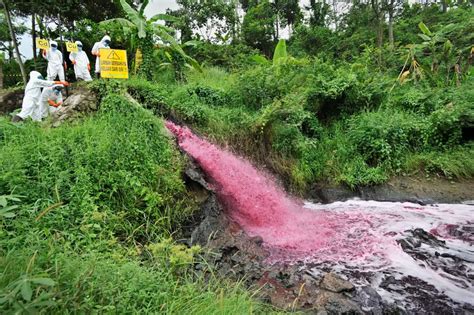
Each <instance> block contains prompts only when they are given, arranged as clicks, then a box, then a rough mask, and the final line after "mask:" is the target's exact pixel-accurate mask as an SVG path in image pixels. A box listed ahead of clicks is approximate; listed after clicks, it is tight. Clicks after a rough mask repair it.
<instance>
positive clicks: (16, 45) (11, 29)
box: [0, 0, 27, 85]
mask: <svg viewBox="0 0 474 315" xmlns="http://www.w3.org/2000/svg"><path fill="white" fill-rule="evenodd" d="M0 3H1V4H2V5H3V7H4V8H5V17H6V18H7V24H8V29H9V30H10V36H11V38H12V42H13V47H14V48H15V52H16V58H17V62H18V65H19V66H20V70H21V75H22V76H23V82H24V83H25V85H26V83H27V80H26V71H25V66H24V65H23V61H21V55H20V49H19V48H18V42H17V41H16V36H15V32H14V31H13V24H12V20H11V16H10V11H9V9H8V5H7V2H6V1H3V0H0Z"/></svg>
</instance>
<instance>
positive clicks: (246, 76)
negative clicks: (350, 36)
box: [127, 59, 474, 193]
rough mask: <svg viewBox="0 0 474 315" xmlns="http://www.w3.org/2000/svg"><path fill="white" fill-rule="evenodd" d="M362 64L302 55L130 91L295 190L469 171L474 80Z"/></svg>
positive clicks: (473, 171) (137, 85)
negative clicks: (445, 82) (447, 81)
mask: <svg viewBox="0 0 474 315" xmlns="http://www.w3.org/2000/svg"><path fill="white" fill-rule="evenodd" d="M394 82H396V78H393V77H390V76H388V75H384V74H381V73H378V72H373V71H371V70H369V69H368V67H367V66H365V65H364V63H362V62H361V63H354V64H347V63H342V64H340V65H338V66H336V65H334V64H329V63H326V62H323V61H320V60H318V59H315V60H308V59H300V60H294V59H290V61H289V62H288V63H286V64H284V65H280V66H270V65H256V66H254V67H251V68H250V69H243V70H239V71H236V72H233V73H228V72H226V71H224V70H221V69H219V68H206V69H204V73H203V74H201V73H197V72H191V73H189V74H188V80H187V82H185V83H175V82H174V80H173V79H167V76H162V77H161V78H159V80H158V82H156V83H149V82H145V81H141V80H132V81H129V82H128V83H127V86H128V91H129V92H130V93H131V94H132V95H133V96H134V97H135V98H137V99H138V100H139V101H140V102H142V103H143V104H145V105H146V106H147V107H148V108H151V109H154V110H155V111H157V112H159V113H161V114H163V115H171V116H173V117H175V118H177V119H179V120H181V121H182V122H184V123H186V124H189V125H191V126H192V127H193V128H194V129H195V130H196V131H198V132H200V133H202V134H204V135H206V136H208V137H209V138H210V139H212V140H214V141H215V142H217V143H220V144H223V145H230V147H232V148H233V149H235V150H237V151H238V152H240V153H242V154H244V155H246V156H249V157H250V158H252V159H253V160H254V161H256V162H257V163H262V164H265V165H267V166H269V167H270V168H271V169H272V171H274V172H275V173H276V174H278V175H279V176H280V178H282V179H283V180H284V181H285V183H286V185H287V187H288V188H290V189H291V190H292V191H293V192H296V193H304V192H305V191H307V189H309V188H311V186H312V185H313V184H314V183H316V182H319V183H342V184H346V185H348V186H350V187H356V186H358V185H371V184H379V183H383V182H385V181H387V180H388V179H389V178H390V177H392V176H428V177H429V176H437V177H444V178H447V179H450V180H455V179H456V178H472V177H473V175H474V160H473V159H472V156H473V154H474V147H473V145H472V141H471V140H470V139H469V138H468V135H467V130H468V128H469V127H470V126H471V124H472V122H473V121H474V109H473V102H472V100H473V99H474V92H473V91H474V79H473V78H472V77H467V78H466V80H465V81H464V82H463V84H462V85H461V86H460V87H456V86H449V87H433V86H431V85H430V84H427V83H426V82H419V83H415V84H414V83H413V82H409V83H406V84H403V85H400V84H399V83H396V84H395V86H394V88H393V90H392V89H391V88H392V86H393V85H394Z"/></svg>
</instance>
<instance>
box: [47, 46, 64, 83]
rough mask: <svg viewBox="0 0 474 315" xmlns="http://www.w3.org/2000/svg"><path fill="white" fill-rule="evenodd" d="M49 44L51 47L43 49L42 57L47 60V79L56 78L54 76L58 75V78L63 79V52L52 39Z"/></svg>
mask: <svg viewBox="0 0 474 315" xmlns="http://www.w3.org/2000/svg"><path fill="white" fill-rule="evenodd" d="M49 45H50V46H51V47H50V48H49V49H48V50H44V51H43V58H44V59H46V60H48V80H50V81H52V80H56V76H59V80H61V81H64V68H63V62H64V61H63V53H62V52H60V51H59V49H58V43H57V42H55V41H54V40H52V41H51V42H50V43H49Z"/></svg>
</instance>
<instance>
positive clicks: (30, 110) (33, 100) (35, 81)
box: [12, 71, 69, 122]
mask: <svg viewBox="0 0 474 315" xmlns="http://www.w3.org/2000/svg"><path fill="white" fill-rule="evenodd" d="M55 84H62V85H64V86H67V85H69V83H67V82H66V81H47V80H44V78H43V76H42V75H41V73H39V72H38V71H31V72H30V80H29V81H28V84H27V85H26V88H25V96H24V97H23V103H22V104H21V112H20V113H19V114H18V115H15V116H14V117H13V119H12V122H18V121H22V120H24V119H26V118H28V117H31V119H33V120H34V121H39V120H41V115H39V112H40V111H39V107H40V97H41V88H45V87H49V86H53V85H55Z"/></svg>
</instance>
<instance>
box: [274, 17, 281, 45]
mask: <svg viewBox="0 0 474 315" xmlns="http://www.w3.org/2000/svg"><path fill="white" fill-rule="evenodd" d="M275 29H276V35H275V40H278V39H279V38H280V15H279V14H278V12H277V14H276V18H275Z"/></svg>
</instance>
